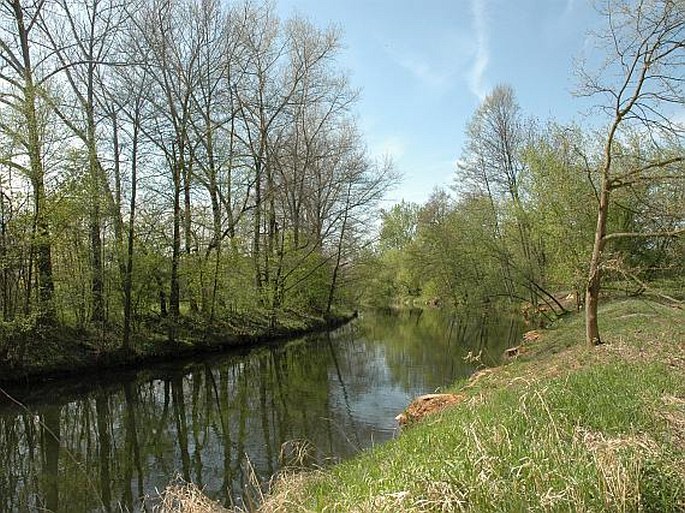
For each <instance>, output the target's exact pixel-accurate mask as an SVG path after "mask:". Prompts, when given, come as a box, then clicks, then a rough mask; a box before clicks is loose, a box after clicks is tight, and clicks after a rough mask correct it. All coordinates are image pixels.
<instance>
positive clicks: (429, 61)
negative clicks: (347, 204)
mask: <svg viewBox="0 0 685 513" xmlns="http://www.w3.org/2000/svg"><path fill="white" fill-rule="evenodd" d="M278 2H279V3H278V6H279V9H280V11H281V13H282V14H283V15H284V16H288V15H291V14H300V15H304V16H306V17H308V18H309V19H311V20H312V21H314V22H315V23H316V24H317V25H319V26H327V25H329V24H335V25H338V26H340V27H341V28H342V30H343V40H344V44H345V49H344V51H343V52H342V54H341V56H340V64H341V66H343V67H344V68H346V69H347V70H349V73H350V77H351V81H352V84H353V86H354V87H358V88H360V89H361V100H360V102H359V104H358V105H357V112H358V116H359V124H360V126H361V128H362V130H363V131H364V133H365V135H366V140H367V144H368V146H369V150H370V151H371V153H372V154H374V155H381V154H384V153H389V154H390V155H391V156H392V157H393V158H394V160H395V163H396V166H397V168H398V170H399V171H400V172H401V173H402V175H403V177H404V178H403V182H402V184H401V185H400V186H399V187H397V189H396V190H395V191H393V192H392V193H391V194H390V198H389V200H390V202H391V203H394V202H396V201H399V200H400V199H406V200H408V201H414V202H424V201H425V200H426V199H428V197H429V195H430V193H431V191H432V190H433V189H434V188H435V187H436V186H443V187H444V186H448V185H449V184H450V183H451V182H452V179H453V176H454V170H455V162H456V160H457V159H458V158H459V155H460V152H461V149H462V146H463V142H464V129H465V126H466V123H467V121H468V119H469V118H470V116H471V115H472V114H473V112H474V110H475V109H476V108H477V106H478V104H479V103H480V101H481V100H482V98H483V97H484V96H485V95H486V94H487V93H488V92H489V90H490V89H491V88H492V87H493V86H495V85H496V84H499V83H507V84H510V85H511V86H513V87H514V90H515V91H516V93H517V96H518V100H519V103H520V104H521V108H522V110H523V112H524V114H527V115H534V116H537V117H539V118H541V119H547V118H550V117H554V118H556V119H559V120H562V121H570V120H573V119H579V116H578V113H579V112H580V111H581V110H582V109H583V108H584V105H583V103H582V101H581V100H579V99H576V98H574V97H573V96H572V94H571V91H572V90H573V87H574V81H573V80H574V78H573V74H572V69H573V60H574V58H577V57H579V56H580V55H581V54H582V53H583V52H584V51H585V52H587V50H588V49H587V48H586V46H587V36H586V34H587V32H588V30H590V29H592V28H596V27H597V26H598V25H599V24H601V20H600V19H599V17H598V15H597V14H596V13H595V11H594V10H593V8H592V5H591V3H590V1H589V0H451V1H450V0H278Z"/></svg>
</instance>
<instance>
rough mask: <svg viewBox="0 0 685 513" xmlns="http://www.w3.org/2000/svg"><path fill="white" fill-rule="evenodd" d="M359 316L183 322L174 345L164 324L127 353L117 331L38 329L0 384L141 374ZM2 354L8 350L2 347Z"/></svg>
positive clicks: (3, 361)
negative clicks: (154, 367) (126, 372)
mask: <svg viewBox="0 0 685 513" xmlns="http://www.w3.org/2000/svg"><path fill="white" fill-rule="evenodd" d="M356 316H357V313H356V312H354V313H338V314H336V315H332V316H328V317H323V316H316V315H295V314H292V315H289V316H288V317H287V318H285V319H282V320H280V321H279V322H278V323H276V324H275V325H272V323H271V321H270V319H269V318H268V317H266V316H263V317H259V316H256V315H253V316H250V317H243V318H235V319H230V320H226V321H224V322H215V323H213V324H207V323H201V322H198V321H194V320H192V319H190V318H182V319H181V322H179V324H178V326H177V328H176V332H177V337H176V340H175V341H174V342H169V339H168V336H167V333H168V330H167V329H166V326H165V324H164V320H163V319H159V320H158V322H148V323H147V326H146V327H145V328H144V329H143V330H141V332H140V333H139V334H138V335H137V336H136V337H135V339H134V340H133V342H132V344H131V349H130V350H124V349H122V348H121V337H120V334H119V333H117V331H116V330H115V329H112V328H109V329H108V328H105V329H102V330H93V331H83V330H74V329H70V328H68V327H60V326H55V327H52V328H46V327H38V328H34V329H32V330H30V331H27V333H26V334H23V335H21V336H20V337H18V338H16V339H15V340H14V341H12V340H5V341H3V342H4V343H5V344H8V345H9V344H12V343H13V344H14V346H13V347H8V348H7V350H4V351H0V384H3V385H4V384H11V383H17V382H22V383H26V382H36V381H46V380H54V379H59V378H67V377H71V376H75V375H83V374H87V373H96V372H100V371H102V370H105V369H107V370H116V369H137V368H143V367H145V366H149V365H151V364H156V363H160V362H166V361H170V360H174V359H178V358H184V357H189V356H193V355H197V354H202V353H211V352H218V351H225V350H229V349H234V348H249V347H253V346H256V345H260V344H265V343H270V342H277V341H279V340H285V339H290V338H297V337H301V336H304V335H307V334H310V333H317V332H321V331H327V330H331V329H335V328H337V327H340V326H342V325H344V324H346V323H348V322H350V321H351V320H352V319H354V318H356ZM0 349H2V348H0Z"/></svg>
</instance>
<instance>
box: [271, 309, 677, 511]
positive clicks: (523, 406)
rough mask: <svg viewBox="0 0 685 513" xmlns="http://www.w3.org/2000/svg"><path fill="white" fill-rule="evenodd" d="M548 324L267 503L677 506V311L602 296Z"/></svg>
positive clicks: (363, 507)
mask: <svg viewBox="0 0 685 513" xmlns="http://www.w3.org/2000/svg"><path fill="white" fill-rule="evenodd" d="M602 314H603V321H604V323H603V324H604V325H603V329H604V335H605V341H606V342H607V343H606V345H605V346H603V347H600V348H596V349H594V350H593V349H587V348H585V347H584V346H583V344H582V319H581V318H580V316H576V317H571V318H569V319H567V320H564V321H562V322H560V323H559V325H557V326H555V327H554V328H553V329H552V330H549V331H547V332H545V333H544V335H543V337H542V338H541V339H540V340H538V341H537V342H535V343H533V344H532V346H531V347H529V348H528V351H527V352H525V353H524V354H523V355H522V356H521V357H520V358H519V359H518V360H516V361H514V362H512V363H511V364H509V365H506V366H504V367H502V368H500V369H497V370H496V371H494V372H491V373H487V374H484V375H483V376H482V377H481V379H478V380H477V382H476V383H475V384H473V385H472V386H468V385H467V386H466V387H465V388H463V389H462V392H463V393H466V394H467V395H468V397H469V399H467V400H466V401H465V402H463V403H461V404H460V405H458V406H456V407H454V408H452V409H449V410H447V411H445V412H444V413H442V414H438V415H435V416H431V417H427V418H426V419H425V420H424V421H423V422H422V423H420V424H419V425H417V426H415V427H413V428H411V429H409V430H408V431H407V432H405V433H403V434H402V435H401V436H400V437H399V438H398V439H397V440H395V441H393V442H391V443H389V444H386V445H384V446H381V447H378V448H376V449H375V450H373V451H371V452H368V453H366V454H363V455H361V456H360V457H358V458H356V459H354V460H352V461H349V462H346V463H343V464H341V465H339V466H337V467H334V468H333V469H331V470H330V471H328V472H317V473H313V474H311V475H310V476H308V477H305V476H298V477H297V479H293V478H290V479H286V480H284V482H282V483H280V484H279V485H278V486H277V487H276V488H275V489H274V493H273V494H272V496H271V497H270V498H269V499H268V500H267V502H266V504H265V505H264V506H263V508H262V510H263V511H341V512H342V511H359V512H361V511H369V512H384V511H388V512H391V511H392V512H395V511H410V512H411V511H417V512H418V511H442V512H451V511H479V512H480V511H483V512H488V511H492V512H506V511H511V512H519V511H541V512H542V511H568V512H583V511H586V512H590V511H616V512H619V511H621V512H622V511H654V512H657V511H658V512H667V511H685V359H682V355H683V350H684V349H685V333H684V330H685V327H684V326H685V313H684V312H683V311H681V310H674V309H672V308H669V307H667V306H663V305H659V304H655V303H648V302H643V301H625V302H619V303H612V304H609V305H606V306H605V307H604V308H603V311H602Z"/></svg>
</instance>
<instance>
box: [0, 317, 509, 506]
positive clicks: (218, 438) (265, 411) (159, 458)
mask: <svg viewBox="0 0 685 513" xmlns="http://www.w3.org/2000/svg"><path fill="white" fill-rule="evenodd" d="M522 330H523V326H522V325H521V324H520V323H519V322H518V321H516V320H513V319H511V318H509V317H497V316H493V315H490V316H485V315H483V314H474V315H470V316H469V315H460V316H458V315H455V314H451V313H446V312H443V311H440V310H427V311H418V310H417V311H402V312H367V313H364V314H363V315H362V316H361V318H360V319H358V320H356V321H354V322H353V323H350V324H348V325H347V326H344V327H343V328H341V329H339V330H336V331H334V332H331V333H326V334H321V335H316V336H310V337H306V338H303V339H298V340H294V341H291V342H287V343H280V344H274V345H268V346H264V347H260V348H257V349H254V350H251V351H241V352H238V353H225V354H221V355H216V354H213V355H210V356H207V357H205V358H196V359H194V360H192V361H183V362H178V363H174V364H165V365H163V366H156V367H153V368H150V369H147V370H142V371H138V372H124V373H122V372H118V373H116V374H115V373H111V374H101V375H99V376H94V377H88V378H84V379H81V380H70V381H64V382H56V383H49V384H45V385H34V386H31V387H26V388H21V387H15V388H13V389H12V390H8V391H9V392H10V393H11V394H12V396H13V397H14V398H15V399H17V400H18V401H20V402H21V403H22V404H23V406H21V407H20V406H19V405H17V404H15V403H12V402H11V401H9V400H8V399H7V398H5V397H0V512H25V511H45V510H48V511H53V512H65V513H66V512H68V513H80V512H93V511H127V510H128V511H137V510H140V505H141V499H140V498H141V497H143V496H146V495H151V494H154V493H155V489H159V490H161V489H163V488H164V486H165V485H166V484H167V483H168V482H169V481H170V480H171V479H172V478H173V477H174V475H178V476H180V477H182V478H184V479H186V480H188V481H192V482H194V483H196V484H198V485H199V486H200V487H203V488H204V490H205V493H207V494H208V495H210V496H211V497H213V498H215V499H218V500H219V501H221V502H222V503H225V504H230V503H231V501H240V497H241V495H242V492H243V490H244V488H245V486H246V481H247V477H248V476H247V472H246V468H247V466H248V465H247V461H248V460H249V462H250V465H251V466H252V467H253V468H254V471H255V472H256V475H257V476H258V477H259V479H261V480H263V481H265V480H268V479H269V477H270V476H272V475H273V474H274V473H275V472H277V471H278V470H279V468H280V467H281V465H282V464H283V461H284V460H285V461H286V463H287V462H288V460H290V459H292V457H293V454H294V453H296V452H297V448H299V447H303V446H306V448H307V457H306V461H304V463H305V464H307V465H328V464H330V463H334V462H336V461H339V460H341V459H344V458H348V457H350V456H352V455H354V454H355V453H357V452H359V451H360V450H363V449H365V448H368V447H371V446H373V445H375V444H380V443H383V442H385V441H387V440H389V439H391V438H392V437H393V436H396V428H397V426H396V422H395V420H394V417H395V416H396V415H397V414H398V413H399V412H400V411H402V410H403V409H404V407H405V406H406V405H407V404H408V403H409V401H411V399H412V398H414V397H415V396H417V395H420V394H424V393H429V392H433V391H436V390H439V389H441V388H443V387H445V386H447V385H449V384H450V383H452V382H453V381H454V380H455V379H458V378H460V377H466V376H468V375H470V374H471V373H472V372H473V371H474V370H475V369H476V368H477V365H478V363H476V362H475V361H474V360H473V359H471V358H468V357H467V355H469V353H470V354H471V355H478V354H480V355H481V360H482V362H483V363H484V364H486V365H492V364H495V363H496V362H497V361H498V359H499V358H500V356H501V354H502V352H503V350H504V349H505V348H506V347H507V346H510V345H514V344H515V343H516V340H517V339H519V338H520V336H521V332H522Z"/></svg>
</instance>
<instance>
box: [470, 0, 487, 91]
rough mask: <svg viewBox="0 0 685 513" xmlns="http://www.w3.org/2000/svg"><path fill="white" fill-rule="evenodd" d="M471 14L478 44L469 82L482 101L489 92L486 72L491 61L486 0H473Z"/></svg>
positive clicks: (471, 88)
mask: <svg viewBox="0 0 685 513" xmlns="http://www.w3.org/2000/svg"><path fill="white" fill-rule="evenodd" d="M471 14H472V16H473V31H474V35H475V40H476V41H475V43H476V46H475V53H474V58H473V64H472V66H471V69H470V70H469V73H468V84H469V89H470V90H471V92H472V93H473V94H474V95H476V96H477V97H478V99H479V100H481V101H482V100H484V99H485V96H486V95H487V92H488V87H487V84H486V79H485V72H486V70H487V68H488V62H489V61H490V49H489V42H488V28H487V20H486V17H487V13H486V10H485V0H471Z"/></svg>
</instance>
